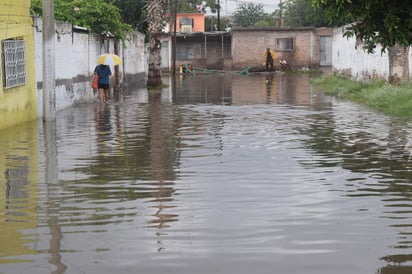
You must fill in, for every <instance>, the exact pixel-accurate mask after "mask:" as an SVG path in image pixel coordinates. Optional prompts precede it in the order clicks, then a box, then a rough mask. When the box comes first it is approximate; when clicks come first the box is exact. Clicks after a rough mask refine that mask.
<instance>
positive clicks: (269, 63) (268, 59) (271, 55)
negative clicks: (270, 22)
mask: <svg viewBox="0 0 412 274" xmlns="http://www.w3.org/2000/svg"><path fill="white" fill-rule="evenodd" d="M275 57H276V55H275V52H274V51H273V50H271V49H270V48H267V49H266V51H265V54H264V61H263V65H265V66H266V71H272V70H273V60H275ZM269 67H270V70H269Z"/></svg>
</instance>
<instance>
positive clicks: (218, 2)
mask: <svg viewBox="0 0 412 274" xmlns="http://www.w3.org/2000/svg"><path fill="white" fill-rule="evenodd" d="M217 30H218V31H219V30H220V0H217Z"/></svg>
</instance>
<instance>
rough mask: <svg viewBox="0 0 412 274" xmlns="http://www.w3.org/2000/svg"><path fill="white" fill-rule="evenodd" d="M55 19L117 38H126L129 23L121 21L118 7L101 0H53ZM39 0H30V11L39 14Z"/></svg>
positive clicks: (40, 6) (40, 5)
mask: <svg viewBox="0 0 412 274" xmlns="http://www.w3.org/2000/svg"><path fill="white" fill-rule="evenodd" d="M54 5H55V6H54V10H55V15H54V16H55V19H56V20H57V21H63V22H71V23H73V24H74V25H77V26H81V27H85V28H88V29H89V30H90V31H91V32H92V33H94V34H98V35H102V34H107V33H110V34H112V35H114V36H115V37H116V38H117V39H119V40H124V39H125V38H126V32H127V31H129V30H131V28H130V25H128V24H126V23H124V22H123V20H122V17H121V15H120V11H119V8H117V7H116V6H115V5H113V4H112V3H111V1H110V3H107V2H105V1H103V0H55V2H54ZM41 8H42V4H41V0H32V4H31V11H32V13H34V14H38V15H41V14H42V12H41V10H42V9H41Z"/></svg>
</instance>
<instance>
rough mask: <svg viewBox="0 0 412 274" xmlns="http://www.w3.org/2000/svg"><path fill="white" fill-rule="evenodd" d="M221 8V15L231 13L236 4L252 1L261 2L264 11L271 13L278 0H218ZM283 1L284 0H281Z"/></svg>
mask: <svg viewBox="0 0 412 274" xmlns="http://www.w3.org/2000/svg"><path fill="white" fill-rule="evenodd" d="M216 1H218V0H216ZM219 1H220V5H221V6H222V9H221V10H220V15H221V16H226V15H231V14H232V13H233V12H234V11H235V10H236V6H237V4H242V3H249V2H253V3H255V4H262V5H263V8H264V9H265V12H266V13H272V12H273V11H275V10H276V9H277V8H278V4H279V2H280V0H219ZM283 1H285V0H283Z"/></svg>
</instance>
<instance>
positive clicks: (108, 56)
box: [97, 53, 122, 66]
mask: <svg viewBox="0 0 412 274" xmlns="http://www.w3.org/2000/svg"><path fill="white" fill-rule="evenodd" d="M97 63H98V64H102V65H112V66H116V65H120V64H121V63H122V59H120V57H119V56H118V55H116V54H113V53H105V54H102V55H99V56H98V57H97Z"/></svg>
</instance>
